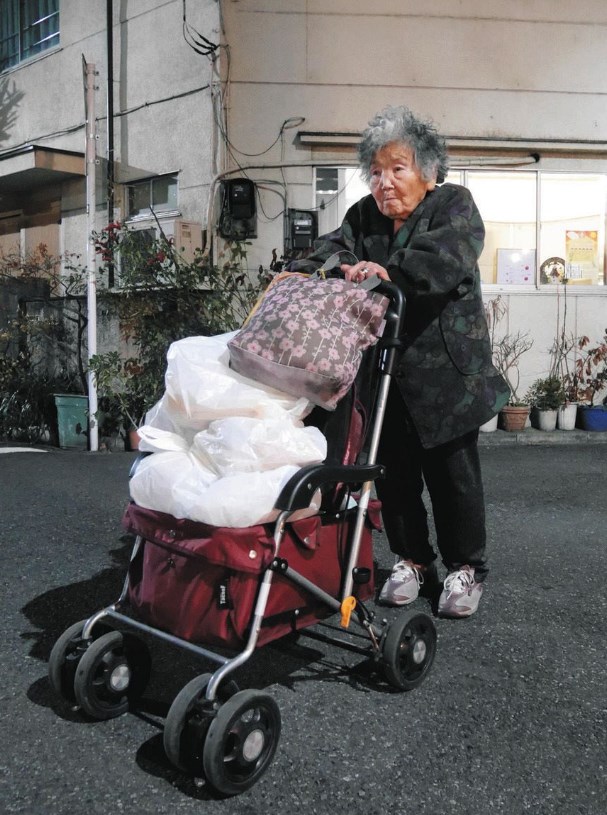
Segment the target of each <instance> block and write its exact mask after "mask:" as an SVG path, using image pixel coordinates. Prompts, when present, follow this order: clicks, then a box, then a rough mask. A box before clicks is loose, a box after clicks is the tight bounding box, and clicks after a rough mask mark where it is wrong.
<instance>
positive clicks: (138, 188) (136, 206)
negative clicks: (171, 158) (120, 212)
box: [129, 180, 150, 217]
mask: <svg viewBox="0 0 607 815" xmlns="http://www.w3.org/2000/svg"><path fill="white" fill-rule="evenodd" d="M149 211H150V182H149V180H147V181H140V182H138V183H137V184H130V185H129V217H132V216H134V215H141V214H142V213H147V212H149Z"/></svg>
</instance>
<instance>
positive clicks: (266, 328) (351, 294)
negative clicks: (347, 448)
mask: <svg viewBox="0 0 607 815" xmlns="http://www.w3.org/2000/svg"><path fill="white" fill-rule="evenodd" d="M387 305H388V300H387V298H385V297H384V296H383V295H380V294H376V293H373V292H369V291H366V290H364V289H362V288H360V287H359V286H357V285H356V284H353V283H349V282H347V281H346V280H342V279H337V278H331V279H327V280H323V279H311V278H309V277H308V276H306V275H298V274H291V273H285V274H282V275H279V276H278V277H277V278H276V279H275V280H274V281H273V282H272V284H271V285H270V287H269V288H268V290H267V291H266V293H265V295H264V297H263V298H262V300H261V302H260V304H259V305H258V307H257V309H256V310H255V311H254V312H253V314H252V316H251V317H250V318H249V320H248V321H247V323H246V324H245V326H244V327H243V328H242V329H241V330H240V331H239V332H238V334H237V335H236V336H235V337H234V339H233V340H231V341H230V343H229V347H230V365H231V367H232V368H234V370H236V371H237V372H238V373H240V374H242V375H243V376H247V377H249V378H250V379H255V380H257V381H258V382H262V383H264V384H265V385H270V386H271V387H274V388H276V389H277V390H282V391H285V392H286V393H290V394H293V395H295V396H305V397H306V398H308V399H309V400H310V401H311V402H313V403H314V404H316V405H320V406H322V407H324V408H326V409H328V410H334V409H335V407H336V405H337V403H338V402H339V400H340V399H341V398H342V397H343V396H344V394H345V393H346V392H347V391H348V389H349V388H350V386H351V385H352V383H353V381H354V379H355V377H356V373H357V371H358V368H359V366H360V362H361V359H362V353H363V351H364V350H365V349H366V348H368V347H369V346H370V345H373V344H375V343H376V342H377V338H378V336H379V335H380V333H381V330H382V328H383V319H384V314H385V312H386V308H387Z"/></svg>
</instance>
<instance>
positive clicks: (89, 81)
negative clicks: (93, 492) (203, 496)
mask: <svg viewBox="0 0 607 815" xmlns="http://www.w3.org/2000/svg"><path fill="white" fill-rule="evenodd" d="M82 62H83V68H84V75H85V115H86V150H85V155H86V261H87V264H86V265H87V284H86V304H87V315H88V321H87V344H88V358H89V359H90V358H91V357H92V356H93V355H94V354H96V353H97V269H96V262H95V260H96V259H95V247H94V246H93V243H92V234H93V231H94V229H95V186H96V180H97V134H96V132H95V130H96V122H95V90H96V87H95V76H96V75H97V72H96V70H95V64H94V63H88V62H87V61H86V60H85V59H84V56H83V57H82ZM88 392H89V394H88V401H89V448H90V450H91V451H92V452H97V450H98V449H99V426H98V423H97V409H98V403H97V380H96V377H95V374H94V373H93V372H92V371H90V370H89V372H88Z"/></svg>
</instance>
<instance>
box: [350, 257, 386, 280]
mask: <svg viewBox="0 0 607 815" xmlns="http://www.w3.org/2000/svg"><path fill="white" fill-rule="evenodd" d="M340 269H341V271H342V272H343V275H344V277H345V278H346V280H349V281H350V282H351V283H360V282H361V281H363V280H366V279H367V278H368V277H372V276H373V275H377V277H379V278H381V280H390V275H389V274H388V272H387V271H386V270H385V269H384V267H383V266H380V265H379V263H372V262H371V261H369V260H361V261H359V262H358V263H355V264H354V265H353V266H350V265H349V264H348V263H342V264H341V266H340Z"/></svg>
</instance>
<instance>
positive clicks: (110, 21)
mask: <svg viewBox="0 0 607 815" xmlns="http://www.w3.org/2000/svg"><path fill="white" fill-rule="evenodd" d="M105 8H106V49H107V169H106V184H107V222H108V224H110V223H112V222H113V221H114V202H115V197H114V182H115V174H114V3H113V0H106V7H105ZM107 282H108V286H109V288H113V287H114V283H115V281H114V264H113V263H110V265H109V267H108V281H107Z"/></svg>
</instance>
